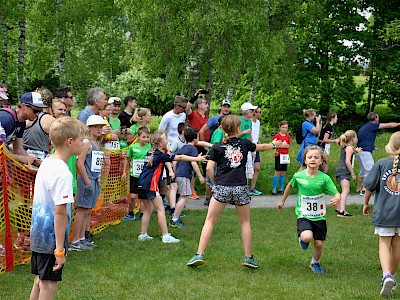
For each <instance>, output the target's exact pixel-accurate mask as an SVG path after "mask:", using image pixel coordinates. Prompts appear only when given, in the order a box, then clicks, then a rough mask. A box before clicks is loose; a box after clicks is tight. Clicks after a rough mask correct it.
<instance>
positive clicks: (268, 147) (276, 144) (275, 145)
mask: <svg viewBox="0 0 400 300" xmlns="http://www.w3.org/2000/svg"><path fill="white" fill-rule="evenodd" d="M281 147H282V141H280V140H277V139H275V140H273V141H272V142H271V143H269V144H257V145H256V151H266V150H271V149H275V148H281Z"/></svg>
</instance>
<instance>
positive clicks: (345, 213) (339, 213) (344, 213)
mask: <svg viewBox="0 0 400 300" xmlns="http://www.w3.org/2000/svg"><path fill="white" fill-rule="evenodd" d="M337 216H338V217H342V218H350V217H352V216H353V215H352V214H349V213H348V212H347V211H343V212H338V213H337Z"/></svg>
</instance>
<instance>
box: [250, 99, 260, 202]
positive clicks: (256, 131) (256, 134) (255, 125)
mask: <svg viewBox="0 0 400 300" xmlns="http://www.w3.org/2000/svg"><path fill="white" fill-rule="evenodd" d="M260 118H261V108H259V107H257V108H256V109H255V110H254V115H253V118H252V119H251V121H252V125H251V138H252V140H253V143H254V144H258V143H259V142H260V125H261V123H260ZM260 161H261V160H260V152H259V151H256V155H255V157H254V174H253V178H252V179H251V185H250V194H251V195H255V196H259V195H261V194H262V193H261V192H260V191H259V190H258V189H257V188H256V184H257V179H258V173H259V172H260Z"/></svg>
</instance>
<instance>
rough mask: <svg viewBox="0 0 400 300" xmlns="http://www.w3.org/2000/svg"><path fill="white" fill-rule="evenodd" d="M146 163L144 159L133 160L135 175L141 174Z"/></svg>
mask: <svg viewBox="0 0 400 300" xmlns="http://www.w3.org/2000/svg"><path fill="white" fill-rule="evenodd" d="M144 163H145V160H144V159H137V160H132V170H133V176H139V175H140V174H141V173H142V171H143V167H144Z"/></svg>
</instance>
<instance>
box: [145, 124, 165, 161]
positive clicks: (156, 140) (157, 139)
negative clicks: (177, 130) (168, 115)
mask: <svg viewBox="0 0 400 300" xmlns="http://www.w3.org/2000/svg"><path fill="white" fill-rule="evenodd" d="M163 135H165V136H167V134H166V133H165V131H164V130H157V131H155V132H154V133H153V134H152V135H150V144H151V156H150V158H149V162H148V163H147V166H149V167H151V166H152V165H153V157H154V153H155V152H156V150H157V149H158V147H159V146H160V144H161V140H162V138H161V137H162V136H163Z"/></svg>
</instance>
